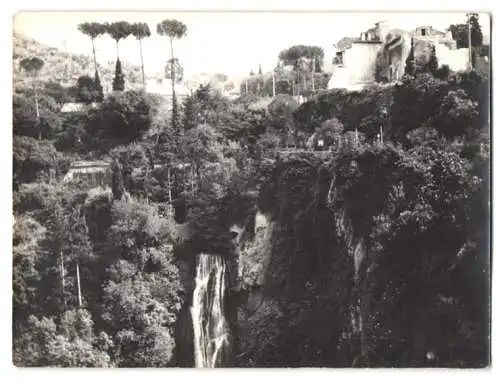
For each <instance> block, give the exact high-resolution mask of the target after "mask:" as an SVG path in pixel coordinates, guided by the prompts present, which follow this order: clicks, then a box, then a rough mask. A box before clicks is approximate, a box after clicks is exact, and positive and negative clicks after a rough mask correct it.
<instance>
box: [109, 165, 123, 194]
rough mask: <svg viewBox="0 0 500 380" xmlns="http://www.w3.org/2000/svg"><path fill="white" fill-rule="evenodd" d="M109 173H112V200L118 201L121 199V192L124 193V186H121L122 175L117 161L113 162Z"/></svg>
mask: <svg viewBox="0 0 500 380" xmlns="http://www.w3.org/2000/svg"><path fill="white" fill-rule="evenodd" d="M111 173H112V185H111V187H112V191H113V198H114V199H115V200H118V201H119V200H120V199H122V196H123V192H124V185H123V174H122V167H121V165H120V164H119V162H118V160H116V159H115V160H113V163H112V164H111Z"/></svg>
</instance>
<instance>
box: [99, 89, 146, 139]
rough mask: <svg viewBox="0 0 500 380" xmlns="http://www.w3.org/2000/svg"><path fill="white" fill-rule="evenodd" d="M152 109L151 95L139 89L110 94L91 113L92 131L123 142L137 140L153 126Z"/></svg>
mask: <svg viewBox="0 0 500 380" xmlns="http://www.w3.org/2000/svg"><path fill="white" fill-rule="evenodd" d="M151 111H152V109H151V102H150V99H149V97H147V96H146V95H145V94H143V93H142V92H138V91H124V92H116V93H112V94H110V95H109V96H108V97H106V99H105V100H104V101H103V102H102V104H101V107H100V109H99V110H97V111H96V112H95V113H94V114H92V115H91V123H90V127H91V128H93V130H92V131H90V132H91V133H96V134H98V135H99V136H100V137H106V138H111V139H116V140H117V141H121V142H130V141H134V140H137V139H138V138H139V137H140V136H141V134H142V133H144V132H145V131H147V130H148V129H149V128H150V127H151V122H152V112H151Z"/></svg>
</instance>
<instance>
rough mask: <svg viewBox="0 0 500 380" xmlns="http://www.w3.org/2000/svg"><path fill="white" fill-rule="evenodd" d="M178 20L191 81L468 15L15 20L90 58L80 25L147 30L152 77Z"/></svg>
mask: <svg viewBox="0 0 500 380" xmlns="http://www.w3.org/2000/svg"><path fill="white" fill-rule="evenodd" d="M172 18H175V19H177V20H179V21H182V22H184V23H185V24H186V25H187V28H188V33H187V36H186V37H185V38H184V39H182V40H178V41H175V42H174V50H175V54H176V56H178V57H179V59H180V61H181V63H182V64H183V66H184V72H185V75H186V76H190V75H196V74H200V73H225V74H227V75H230V76H231V75H246V74H248V73H249V72H250V70H253V71H255V72H257V70H258V67H259V64H260V65H262V69H263V71H264V72H265V71H267V70H270V69H271V68H272V67H273V66H274V65H275V64H276V62H277V56H278V54H279V52H280V51H281V50H283V49H285V48H287V47H290V46H292V45H296V44H304V45H316V46H321V47H323V49H324V50H325V54H326V55H327V56H329V55H331V54H333V47H332V45H333V44H334V43H336V42H337V41H338V40H340V39H341V38H342V37H344V36H358V35H359V34H360V33H361V32H363V31H365V30H367V29H369V28H371V27H373V26H374V23H375V22H378V21H381V20H387V21H388V22H389V24H390V26H391V27H393V28H400V29H405V30H411V29H415V28H416V27H419V26H424V25H430V26H433V27H434V28H437V29H439V30H443V31H444V29H446V28H447V27H448V26H449V25H450V24H454V23H463V22H464V20H465V13H450V12H446V13H415V12H413V13H372V12H365V13H361V12H357V13H339V12H300V13H299V12H248V11H247V12H241V11H240V12H220V11H218V12H213V11H212V12H207V11H205V12H180V11H179V12H175V11H174V12H154V11H148V12H137V11H135V12H117V11H114V12H103V11H95V12H90V11H69V12H55V11H30V12H20V13H17V14H16V15H15V16H14V30H15V31H16V32H19V33H22V34H24V35H27V36H29V37H32V38H34V39H35V40H37V41H39V42H41V43H44V44H47V45H50V46H54V47H57V48H60V49H64V43H66V46H67V49H68V50H69V51H71V52H73V53H83V54H91V52H92V45H91V43H90V39H89V38H88V37H86V36H85V35H83V34H82V33H80V32H79V31H78V29H77V25H78V24H79V23H81V22H87V21H89V22H92V21H96V22H105V21H108V22H112V21H120V20H125V21H129V22H147V23H148V24H149V27H150V29H151V31H152V37H151V38H149V39H146V40H145V41H144V42H143V55H144V62H145V70H146V73H147V74H149V75H155V74H161V73H162V72H163V69H164V66H165V63H166V60H167V59H168V55H169V53H170V50H169V45H168V39H167V38H166V37H161V36H159V35H157V34H156V24H157V23H158V22H160V21H162V20H164V19H172ZM479 22H480V25H481V27H482V30H483V34H486V35H490V19H489V15H488V14H486V13H484V14H480V17H479ZM96 50H97V51H96V53H97V60H98V61H99V62H102V63H106V62H109V61H112V62H114V61H115V60H116V52H115V51H116V50H115V42H114V41H113V40H111V38H110V37H108V36H103V37H100V38H99V39H98V40H97V41H96ZM120 58H121V59H122V60H126V61H128V62H130V63H131V64H137V65H139V64H140V57H139V50H138V44H137V41H136V40H135V38H134V37H132V36H131V37H129V38H128V39H126V40H122V41H121V42H120Z"/></svg>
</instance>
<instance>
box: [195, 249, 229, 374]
mask: <svg viewBox="0 0 500 380" xmlns="http://www.w3.org/2000/svg"><path fill="white" fill-rule="evenodd" d="M226 276H227V268H226V263H225V262H224V260H223V258H222V257H221V256H216V255H207V254H200V255H198V257H197V270H196V287H195V290H194V293H193V305H192V307H191V316H192V319H193V330H194V359H195V366H196V368H215V367H222V366H223V365H224V363H225V362H226V361H227V358H228V355H229V353H230V342H229V334H230V331H229V326H228V323H227V321H226V318H225V314H224V294H225V291H226V282H227V278H226Z"/></svg>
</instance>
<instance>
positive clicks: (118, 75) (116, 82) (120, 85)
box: [113, 59, 125, 91]
mask: <svg viewBox="0 0 500 380" xmlns="http://www.w3.org/2000/svg"><path fill="white" fill-rule="evenodd" d="M113 91H125V75H123V72H122V63H121V62H120V60H119V59H118V60H117V61H116V68H115V77H114V78H113Z"/></svg>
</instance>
